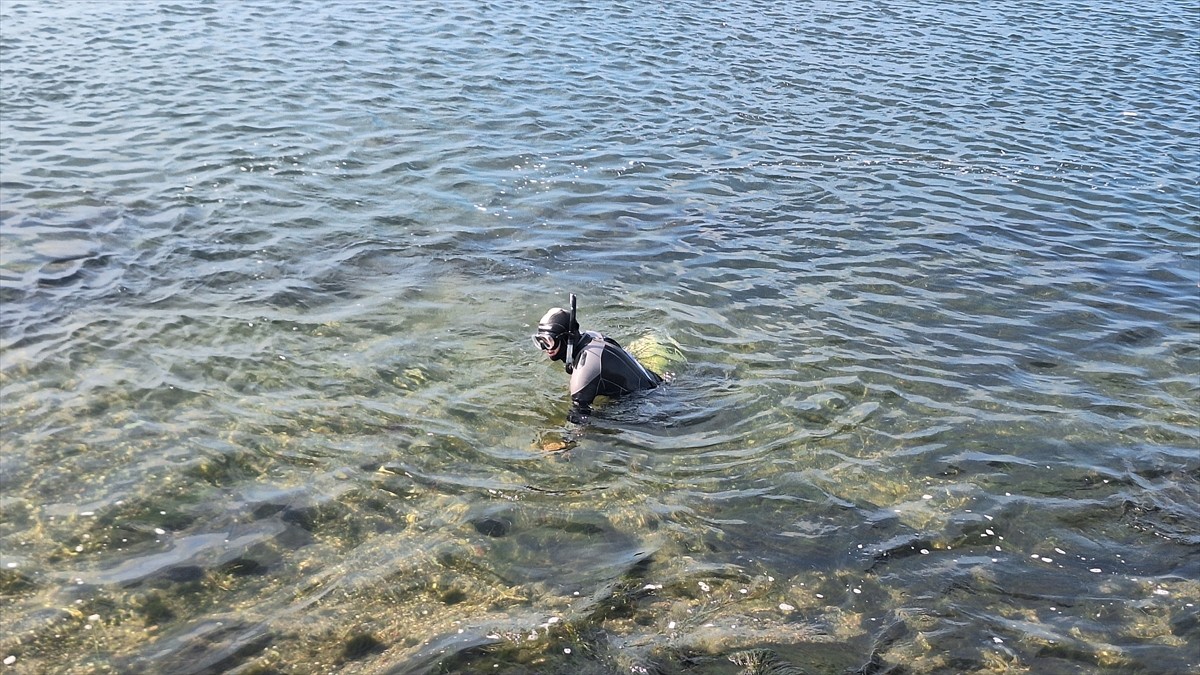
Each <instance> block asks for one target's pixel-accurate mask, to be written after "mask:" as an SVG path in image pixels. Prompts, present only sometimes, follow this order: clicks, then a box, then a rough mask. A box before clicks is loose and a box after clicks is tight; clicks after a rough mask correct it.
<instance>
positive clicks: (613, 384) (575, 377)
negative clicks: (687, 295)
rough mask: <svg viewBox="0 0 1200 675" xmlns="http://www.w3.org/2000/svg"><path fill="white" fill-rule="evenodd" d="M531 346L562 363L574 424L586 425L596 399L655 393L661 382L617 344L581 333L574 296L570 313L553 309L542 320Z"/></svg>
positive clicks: (598, 336)
mask: <svg viewBox="0 0 1200 675" xmlns="http://www.w3.org/2000/svg"><path fill="white" fill-rule="evenodd" d="M533 342H534V344H536V345H537V346H538V348H540V349H541V350H542V351H544V352H546V355H547V356H549V357H550V360H551V361H562V362H563V367H564V369H565V370H566V371H567V373H568V374H569V375H570V376H571V385H570V391H571V412H570V414H569V415H568V419H570V420H571V421H572V422H575V423H582V422H584V421H586V419H587V416H588V415H589V414H590V413H591V410H592V401H594V400H595V398H596V397H597V396H621V395H623V394H628V393H631V392H635V391H642V390H644V389H654V388H655V387H657V386H658V385H659V384H662V381H663V378H662V377H660V376H659V375H658V374H657V373H655V372H653V371H651V370H649V369H648V368H646V367H645V366H643V365H642V364H641V363H639V362H638V360H637V359H636V358H635V357H634V356H633V354H630V353H629V352H627V351H625V348H624V347H622V346H621V345H620V344H619V343H618V342H617V341H616V340H614V339H612V338H610V337H606V336H604V335H601V334H600V333H597V332H595V331H584V332H582V333H581V332H580V331H579V322H578V321H576V320H575V295H574V294H572V295H571V309H570V310H565V309H563V308H561V307H554V308H552V309H550V311H548V312H546V314H545V315H544V316H542V320H541V321H539V322H538V329H537V333H535V334H534V336H533Z"/></svg>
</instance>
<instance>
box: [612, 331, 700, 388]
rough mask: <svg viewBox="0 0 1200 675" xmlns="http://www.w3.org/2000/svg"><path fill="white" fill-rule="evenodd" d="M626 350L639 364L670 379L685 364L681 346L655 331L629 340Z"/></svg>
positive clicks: (685, 360) (685, 358) (685, 359)
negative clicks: (631, 340)
mask: <svg viewBox="0 0 1200 675" xmlns="http://www.w3.org/2000/svg"><path fill="white" fill-rule="evenodd" d="M625 348H626V350H627V351H628V352H629V353H630V354H633V355H634V356H635V357H637V360H638V361H640V362H641V364H642V365H643V366H645V367H647V368H649V369H650V370H652V371H654V372H655V373H658V374H659V375H661V376H663V377H664V378H665V379H667V380H670V379H672V378H673V377H674V376H675V375H677V374H678V373H679V371H680V370H681V369H683V368H684V367H685V366H686V365H687V362H688V361H687V357H686V356H684V355H683V347H681V346H680V345H679V343H678V342H676V341H675V340H673V339H671V338H670V337H667V336H666V335H660V334H657V333H647V334H646V335H643V336H642V337H639V338H637V339H636V340H634V341H633V342H630V343H629V344H628V345H627V346H626V347H625Z"/></svg>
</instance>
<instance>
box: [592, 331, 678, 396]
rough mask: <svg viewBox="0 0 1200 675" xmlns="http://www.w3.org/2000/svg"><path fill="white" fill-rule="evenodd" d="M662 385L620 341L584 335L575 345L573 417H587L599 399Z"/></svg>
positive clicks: (599, 335) (601, 336) (659, 379)
mask: <svg viewBox="0 0 1200 675" xmlns="http://www.w3.org/2000/svg"><path fill="white" fill-rule="evenodd" d="M662 381H663V380H662V378H661V377H659V376H658V374H657V373H654V372H653V371H651V370H648V369H647V368H646V367H645V366H643V365H642V364H640V363H638V360H637V359H636V358H634V357H633V354H630V353H629V352H627V351H625V349H624V348H623V347H622V346H621V345H620V344H618V343H617V341H616V340H614V339H612V338H609V337H605V336H603V335H601V334H600V333H597V332H594V331H584V332H583V333H581V334H580V337H579V340H578V341H577V342H576V344H575V358H574V370H572V372H571V402H572V404H573V405H572V406H571V412H572V413H573V414H574V415H573V416H578V415H587V414H588V413H589V412H591V406H592V401H593V400H595V398H596V397H597V396H620V395H622V394H628V393H630V392H634V391H641V390H643V389H653V388H655V387H657V386H658V385H659V384H661V383H662Z"/></svg>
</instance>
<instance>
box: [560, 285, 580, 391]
mask: <svg viewBox="0 0 1200 675" xmlns="http://www.w3.org/2000/svg"><path fill="white" fill-rule="evenodd" d="M576 325H577V324H576V323H575V294H574V293H572V294H571V318H570V320H569V321H568V322H567V360H566V362H565V363H564V364H563V370H566V371H567V374H568V375H569V374H571V372H572V371H574V370H575V335H577V331H576V330H575V326H576Z"/></svg>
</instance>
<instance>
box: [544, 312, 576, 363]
mask: <svg viewBox="0 0 1200 675" xmlns="http://www.w3.org/2000/svg"><path fill="white" fill-rule="evenodd" d="M578 335H579V322H578V321H572V320H571V313H570V312H569V311H567V310H565V309H563V308H561V307H553V308H551V309H550V311H548V312H546V313H545V314H544V315H543V316H542V320H541V321H538V329H537V333H534V335H533V343H534V344H535V345H537V346H538V348H539V349H541V350H542V351H544V352H546V355H547V356H549V357H550V360H551V361H563V360H565V359H566V355H567V339H568V338H570V337H572V336H578Z"/></svg>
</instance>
